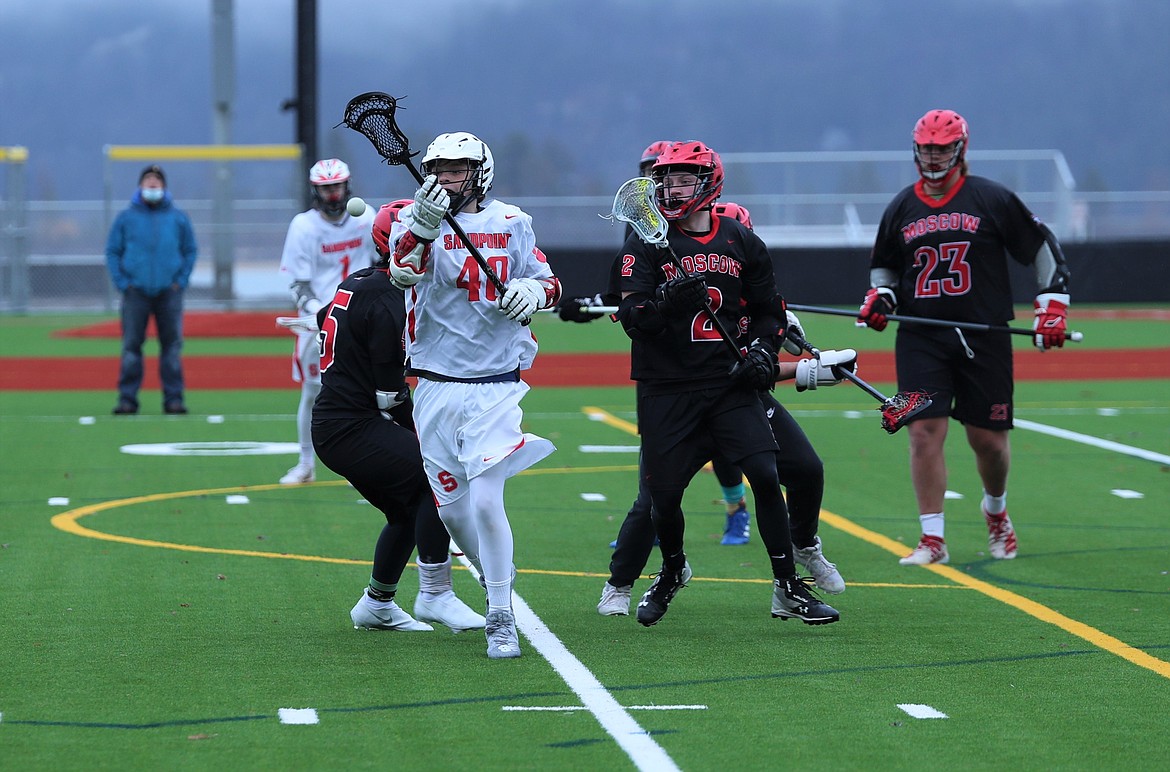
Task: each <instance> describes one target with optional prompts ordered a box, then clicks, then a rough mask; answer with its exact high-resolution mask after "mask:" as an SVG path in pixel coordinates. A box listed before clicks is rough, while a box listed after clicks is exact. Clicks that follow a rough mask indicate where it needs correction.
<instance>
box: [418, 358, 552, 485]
mask: <svg viewBox="0 0 1170 772" xmlns="http://www.w3.org/2000/svg"><path fill="white" fill-rule="evenodd" d="M527 393H528V384H526V383H524V381H518V382H512V383H449V382H445V381H431V380H427V379H426V378H419V379H418V388H416V389H415V391H414V424H415V429H416V430H417V431H418V438H419V445H420V446H421V448H422V456H423V467H425V468H426V472H427V478H428V479H429V480H430V483H431V490H432V491H433V492H434V494H435V500H436V501H437V502H438V504H439V506H443V505H444V504H450V503H451V502H453V501H458V500H459V499H461V498H463V496H464V495H466V494H467V481H468V480H470V479H472V478H473V477H476V476H478V475H480V474H482V473H483V472H484V471H485V470H487V469H490V468H491V467H494V466H496V465H497V464H505V465H506V466H505V473H506V476H507V477H512V476H513V475H516V474H518V473H520V472H522V471H524V470H525V469H527V468H528V467H530V466H532V465H533V464H535V463H536V462H538V461H540V460H541V459H543V458H545V457H547V456H548V455H549V454H550V453H552V452H553V451H554V450H556V447H555V446H554V445H553V444H552V443H551V442H549V441H548V440H546V439H545V438H543V437H538V436H537V435H535V434H528V433H526V432H522V431H520V422H521V421H522V420H523V418H524V413H523V411H521V409H520V400H521V399H523V398H524V395H525V394H527Z"/></svg>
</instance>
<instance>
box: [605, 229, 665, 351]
mask: <svg viewBox="0 0 1170 772" xmlns="http://www.w3.org/2000/svg"><path fill="white" fill-rule="evenodd" d="M656 256H657V255H656V254H655V251H652V250H650V249H648V248H647V246H646V245H645V244H643V243H642V241H641V240H640V239H637V238H633V237H632V238H629V239H627V240H626V243H625V246H624V247H623V249H622V251H621V252H619V253H618V256H617V259H616V260H615V262H614V266H613V274H612V277H611V288H612V286H613V285H615V284H616V294H617V297H618V298H620V300H619V302H618V312H617V314H616V316H617V320H618V321H619V322H621V324H622V328H623V329H624V330H625V331H626V335H628V336H630V338H631V339H634V340H643V339H645V338H649V337H655V336H657V335H660V334H661V333H662V331H663V330H665V329H666V319H664V318H663V316H662V314H661V312H660V311H659V310H658V304H657V303H656V302H655V301H654V290H655V289H656V288H657V286H658V283H659V277H658V262H657V260H656V259H655V258H656ZM622 295H625V296H626V297H622Z"/></svg>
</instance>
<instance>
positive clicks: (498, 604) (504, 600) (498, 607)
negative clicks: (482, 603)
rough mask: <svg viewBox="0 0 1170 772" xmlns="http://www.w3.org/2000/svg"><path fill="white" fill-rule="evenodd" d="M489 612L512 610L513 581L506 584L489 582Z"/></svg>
mask: <svg viewBox="0 0 1170 772" xmlns="http://www.w3.org/2000/svg"><path fill="white" fill-rule="evenodd" d="M487 596H488V611H511V610H512V580H511V579H509V580H508V581H506V582H488V583H487Z"/></svg>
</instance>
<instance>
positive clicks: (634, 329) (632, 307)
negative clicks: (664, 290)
mask: <svg viewBox="0 0 1170 772" xmlns="http://www.w3.org/2000/svg"><path fill="white" fill-rule="evenodd" d="M617 317H618V321H619V322H621V323H622V327H623V328H624V329H625V331H626V335H628V336H630V337H631V338H633V339H642V338H650V337H654V336H655V335H659V334H661V333H662V331H663V330H665V329H666V318H665V317H663V315H662V311H661V310H660V309H659V308H658V304H657V303H655V302H654V301H653V300H650V299H649V298H645V299H643V300H640V301H638V300H633V299H632V298H626V299H625V300H623V301H622V302H621V305H620V306H618V313H617Z"/></svg>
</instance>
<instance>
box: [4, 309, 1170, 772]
mask: <svg viewBox="0 0 1170 772" xmlns="http://www.w3.org/2000/svg"><path fill="white" fill-rule="evenodd" d="M802 318H803V317H802ZM85 321H86V320H85V319H80V320H79V319H78V318H67V319H66V318H62V319H45V318H35V317H30V318H15V319H14V318H0V332H2V333H3V338H4V340H5V343H4V345H3V349H2V353H3V354H4V355H9V356H33V355H42V356H70V355H79V356H80V355H94V354H100V353H102V352H107V351H108V352H110V353H111V356H114V355H116V348H117V341H112V340H105V341H102V340H97V341H95V340H74V339H65V340H61V339H57V338H53V337H51V335H50V334H49V333H50V332H51V331H52V330H53V329H58V328H66V327H69V326H76V325H77V324H81V323H85ZM1072 326H1073V327H1074V328H1076V329H1080V330H1082V331H1084V332H1085V334H1086V341H1085V343H1084V344H1081V345H1082V346H1085V347H1094V348H1100V349H1108V348H1116V347H1117V345H1118V341H1123V342H1124V344H1125V346H1127V347H1128V346H1133V347H1152V346H1165V345H1166V341H1167V340H1170V336H1168V335H1167V331H1168V330H1170V323H1167V322H1148V321H1143V322H1137V321H1109V320H1086V321H1085V322H1083V323H1082V322H1078V321H1076V316H1075V309H1074V315H1073V323H1072ZM805 327H806V330H807V332H808V334H809V337H810V338H814V336H820V337H821V338H823V339H824V340H825V342H823V343H822V342H819V341H814V342H817V343H818V345H822V346H824V347H826V348H828V347H841V346H849V345H852V346H856V347H857V348H859V349H860V350H862V352H863V353H862V363H863V364H862V367H863V368H864V350H868V349H877V348H879V347H880V346H883V345H886V343H887V342H889V341H892V338H893V336H891V335H876V334H872V333H868V331H854V330H852V329H851V323H850V322H849V321H848V320H835V319H813V320H809V319H805ZM534 328H535V329H536V331H537V334H538V336H540V340H541V342H542V347H543V350H546V351H577V352H588V351H603V350H613V349H614V348H620V347H622V346H624V345H625V340H624V338H623V337H622V336H621V334H620V331H617V330H615V329H614V328H613V327H611V326H609V325H608V323H599V324H593V325H570V324H564V323H560V322H558V321H556V320H555V319H551V318H548V317H545V318H542V319H540V320H538V322H537V323H536V324H534ZM1023 341H1024V343H1026V342H1027V341H1026V339H1023ZM286 350H287V342H286V341H284V340H282V339H279V338H277V339H263V340H260V339H256V340H233V341H214V340H198V341H196V340H192V341H189V342H188V346H187V352H188V353H195V354H210V353H249V352H250V353H257V354H263V353H283V352H285V351H286ZM1059 355H1060V354H1059V352H1057V353H1056V354H1054V356H1059ZM863 373H864V369H863ZM1093 375H1095V374H1094V373H1091V372H1077V373H1070V377H1069V380H1066V381H1059V382H1024V383H1019V384H1017V408H1016V415H1017V419H1019V420H1020V422H1021V428H1018V429H1017V430H1016V431H1015V432H1014V433H1013V438H1012V443H1013V453H1014V459H1013V460H1014V464H1013V472H1012V484H1011V486H1010V488H1009V510H1010V512H1011V513H1012V517H1013V520H1014V521H1015V524H1016V528H1017V530H1018V533H1019V538H1020V555H1019V557H1018V558H1017V559H1016V560H1013V561H993V560H991V559H990V558H989V557H988V556H987V554H986V547H987V543H986V529H985V527H984V525H983V522H982V518H981V517H980V514H979V500H978V497H979V493H980V491H979V483H978V479H977V477H976V475H975V471H974V469H973V465H972V462H971V454H970V451H969V450H967V448H966V447H965V445H963V443H962V441H961V434H962V433H961V431H953V432H952V433H951V438H950V440H949V441H948V443H949V445H948V460H949V462H950V471H951V478H950V482H949V486H948V487H949V489H950V490H951V491H953V492H954V496H955V498H953V499H952V500H950V501H948V510H947V512H948V515H949V517H948V521H947V523H948V528H947V542H948V546H949V547H950V551H951V563H950V564H949V565H947V566H935V567H928V568H920V567H903V566H900V565H899V564H898V562H897V557H899V556H900V555H901V554H904V553H905V552H906V551H908V550H909V548H910V547H911V546H913V544H914V543H915V541H916V539H917V536H918V522H917V518H916V516H915V506H914V500H913V495H912V491H911V488H910V483H909V479H908V473H907V465H906V447H907V446H906V436H905V434H904V433H901V434H898V435H894V436H888V435H886V434H885V433H884V432H883V431H881V429H880V428H879V427H878V417H877V413H876V412H875V411H874V409H873V408H874V407H875V405H876V403H875V402H874V401H873V400H872V399H870V398H868V397H866V396H865V395H864V394H863V393H861V392H860V391H859V390H858V389H856V388H854V387H852V386H848V385H843V386H839V387H836V388H833V389H822V390H818V391H817V392H815V393H811V394H810V393H805V394H797V393H796V392H795V391H794V390H793V389H792V387H791V385H790V384H789V385H781V386H780V387H779V388H778V390H777V394H778V396H779V398H780V399H781V400H782V401H783V402H784V403H785V404H786V405H787V406H788V407H789V408H790V409H791V410H793V411H794V413H795V414H796V415H797V417H798V420H800V421H801V423H802V425H803V426H804V427H805V429H806V431H807V433H808V434H809V436H810V438H811V439H812V441H813V444H814V445H815V446H816V447H817V449H818V451H819V452H820V454H821V456H822V458H823V459H824V461H825V465H826V478H827V485H826V496H825V501H824V508H825V512H824V513H823V516H822V527H821V536H822V538H823V539H824V542H825V552H826V555H827V556H828V557H829V559H831V560H833V561H834V562H836V563H837V564H838V566H839V568H840V569H841V572H842V574H843V575H844V577H845V579H846V581H847V583H848V585H849V588H848V590H847V591H846V592H845V593H844V594H843V595H840V596H831V597H830V598H828V599H829V601H830V602H831V603H832V604H833V605H834V606H835V607H836V608H838V609H839V610H840V611H841V616H842V618H841V621H840V623H838V624H834V625H828V626H823V627H809V626H804V625H801V624H799V623H797V622H795V621H789V622H781V621H780V620H773V619H772V618H771V617H770V614H769V607H770V597H771V587H770V584H769V583H768V581H767V580H768V575H769V571H768V561H767V558H766V556H765V554H764V551H763V548H762V546H761V544H760V543H759V540H758V538H756V537H755V536H754V535H753V540H752V543H751V544H749V545H747V546H743V547H723V546H720V545H719V536H720V532H721V530H722V526H723V512H722V505H721V504H720V503H717V502H715V499H716V498H717V496H718V486H717V484H716V482H715V480H714V477H713V476H711V475H709V474H702V475H700V476H699V477H697V478H696V480H695V482H694V483H693V484H692V486H691V488H690V489H689V491H688V494H687V500H686V502H685V507H686V511H687V514H688V532H687V533H688V557H689V559H690V563H691V565H692V566H693V568H694V571H695V578H694V580H693V581H692V582H691V584H690V585H689V586H688V587H687V588H686V589H685V590H684V591H682V592H681V593H680V594H679V596H678V598H677V599H676V601H675V602H674V603H673V604H672V605H671V608H670V613H669V614H668V615H667V616H666V617H665V618H664V620H663V621H662V622H661V623H660V624H659V625H657V626H656V627H653V628H643V627H641V626H640V625H638V624H637V622H636V621H635V620H634V618H633V617H601V616H599V615H598V614H597V613H596V610H595V604H596V602H597V599H598V596H599V594H600V591H601V587H602V584H603V583H604V581H605V578H606V576H607V575H608V570H607V569H608V561H609V550H608V548H607V544H608V542H609V541H610V540H611V539H613V538H614V536H615V535H616V532H617V527H618V525H619V523H620V522H621V519H622V517H623V516H624V514H625V511H626V508H627V507H628V506H629V503H630V501H631V500H632V498H633V496H634V493H635V488H636V478H635V463H636V455H635V454H634V453H631V452H623V451H622V450H621V449H620V447H619V446H635V445H636V444H637V439H636V437H634V436H632V435H630V434H629V433H628V431H627V430H626V429H625V428H624V427H625V425H626V424H627V423H628V422H630V421H632V419H633V410H634V404H633V389H632V388H631V387H620V388H597V387H591V388H580V389H575V388H564V389H558V388H538V389H534V390H533V391H532V392H531V394H530V395H529V396H528V398H527V399H526V400H525V403H524V406H525V411H526V418H527V421H526V424H527V426H526V428H527V429H528V430H529V431H533V432H536V433H537V434H541V435H543V436H545V437H548V438H550V439H552V440H553V441H554V442H555V443H556V444H557V446H558V448H559V450H558V452H557V453H555V454H554V455H552V456H551V457H550V458H548V459H546V460H545V461H544V462H542V463H540V464H539V465H537V467H535V468H534V469H531V470H529V471H528V472H527V473H525V474H523V475H521V476H519V477H517V478H515V479H514V480H512V481H511V482H510V483H509V487H508V508H509V515H510V518H511V520H512V525H513V529H514V532H515V535H516V562H517V565H518V566H519V569H520V575H519V578H518V581H517V585H516V593H517V595H518V596H519V599H520V604H521V605H518V609H521V610H527V615H526V614H524V613H522V614H521V632H522V636H521V644H522V646H523V647H524V656H523V657H521V658H520V659H519V660H508V661H489V660H488V659H487V658H486V656H485V654H484V648H485V646H484V640H483V636H482V634H477V633H464V634H461V635H452V634H450V633H449V632H447V631H446V630H436V631H434V632H431V633H387V632H365V631H356V630H354V629H352V626H351V624H350V621H349V616H348V613H349V609H350V607H351V606H352V605H353V603H354V601H356V600H357V598H358V596H359V594H360V593H361V591H362V588H363V587H364V586H365V583H366V581H367V579H368V575H369V562H368V561H369V558H370V555H371V554H372V550H373V542H374V539H375V537H376V536H377V534H378V531H379V530H380V528H381V522H382V520H381V515H380V514H379V513H377V512H376V511H375V510H373V509H372V508H371V507H369V505H367V504H365V503H363V502H361V501H359V497H358V496H357V494H356V493H355V492H354V491H353V490H352V489H351V488H349V487H348V485H347V484H345V483H344V481H342V480H339V479H338V478H337V477H336V476H335V475H333V474H331V473H330V472H328V470H325V469H324V468H323V467H319V475H318V482H317V483H315V484H313V485H308V486H297V487H282V486H279V485H275V484H274V483H275V481H276V480H277V479H278V478H279V477H280V475H281V474H283V472H284V471H285V469H287V467H288V466H289V465H290V464H291V463H292V462H293V460H294V456H293V455H291V454H288V453H287V452H286V453H283V454H275V455H263V454H254V455H239V453H241V452H242V451H243V450H246V449H257V446H259V445H260V444H262V443H291V442H293V441H294V440H295V429H294V424H293V413H294V411H295V409H296V402H297V392H296V391H295V390H294V389H293V387H292V385H291V384H290V388H289V389H287V390H269V391H207V392H201V393H198V394H192V395H190V396H189V400H188V402H189V405H191V407H192V408H193V410H194V411H195V412H193V414H191V415H188V416H161V415H147V414H143V415H139V416H132V417H117V418H116V417H114V416H111V415H109V410H110V407H111V406H112V404H113V388H112V385H111V388H110V389H108V390H102V391H73V392H47V393H28V392H2V391H0V513H2V514H0V587H2V591H0V611H2V612H3V619H4V623H3V625H2V626H0V769H13V770H26V769H27V770H39V769H46V770H47V769H86V770H89V769H119V770H154V769H198V770H203V769H213V768H217V769H221V770H235V769H274V770H277V769H279V770H287V769H297V770H301V769H303V770H317V769H322V770H324V769H341V768H355V769H367V768H368V769H375V768H380V769H385V768H392V769H412V768H413V769H426V768H433V767H436V766H440V765H443V766H447V765H455V764H458V765H461V766H464V765H466V766H471V767H473V768H476V769H485V770H497V769H498V770H504V769H532V770H536V769H542V770H544V769H555V770H610V769H634V768H642V769H670V768H673V767H677V768H680V769H684V770H712V769H726V770H732V769H734V770H739V769H745V770H746V769H753V770H754V769H760V770H764V769H767V770H772V769H798V768H805V769H807V768H826V769H850V770H853V769H857V770H894V769H914V770H919V769H921V770H928V769H939V768H953V769H988V770H991V769H1005V768H1024V769H1085V770H1090V769H1092V770H1099V769H1110V770H1111V769H1125V770H1164V769H1167V768H1168V766H1170V762H1168V759H1170V739H1168V733H1167V718H1166V715H1167V704H1168V697H1170V522H1168V521H1167V515H1166V513H1167V502H1168V501H1170V476H1168V474H1167V472H1168V470H1170V458H1168V457H1170V388H1168V387H1167V383H1166V382H1165V381H1152V380H1139V381H1133V380H1129V381H1108V380H1096V379H1082V378H1091V376H1093ZM887 385H888V384H887ZM149 398H150V397H147V399H149ZM1025 426H1026V427H1027V428H1024V427H1025ZM956 429H957V427H956ZM1051 430H1064V432H1065V434H1063V435H1062V436H1053V434H1052V433H1051ZM128 445H146V446H152V447H153V448H155V449H156V450H157V449H160V448H163V447H169V448H174V447H175V446H178V447H179V449H185V450H186V454H185V455H157V454H156V455H139V454H132V453H128V452H125V451H124V450H123V448H124V447H125V446H128ZM588 445H598V446H614V447H613V448H612V450H611V452H600V453H598V452H590V453H586V452H582V451H581V450H580V448H581V446H588ZM229 449H230V450H233V451H234V452H235V453H237V454H236V455H221V454H219V453H223V452H226V451H227V450H229ZM196 453H201V454H210V453H216V454H211V455H199V454H196ZM960 496H961V498H958V497H960ZM233 502H235V503H233ZM654 568H655V566H653V565H652V566H650V567H649V568H648V573H649V571H651V570H654ZM455 583H456V590H457V592H458V593H459V594H460V596H461V597H463V598H464V599H465V600H467V601H469V602H470V603H472V605H476V604H478V603H479V602H480V600H481V599H482V593H481V591H480V590H479V587H478V585H477V584H476V583H475V581H474V580H473V578H472V577H471V576H470V574H468V573H467V572H466V571H462V570H460V571H458V572H457V573H456V577H455ZM648 584H649V581H648V580H643V581H642V582H640V583H639V584H638V585H637V586H636V587H635V593H637V594H640V593H641V592H642V591H644V590H645V589H646V587H647V586H648ZM416 589H417V574H415V573H414V571H413V570H408V572H407V574H406V576H405V577H404V581H403V585H402V588H401V590H400V598H401V599H402V601H403V602H402V605H403V606H404V607H405V608H407V609H409V608H410V605H411V603H412V602H413V597H414V594H415V590H416ZM900 705H905V706H914V705H917V706H929V708H932V709H933V710H934V711H937V712H939V713H941V714H945V716H946V717H945V718H915V717H913V716H912V715H911V713H912V712H916V711H918V710H921V709H916V708H905V709H903V708H900V707H899V706H900ZM281 709H301V710H303V709H313V711H314V715H315V717H316V721H317V723H315V724H311V725H298V724H289V723H283V722H282V720H281V717H280V716H281ZM907 711H910V712H907ZM298 715H302V716H303V715H307V714H298Z"/></svg>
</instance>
